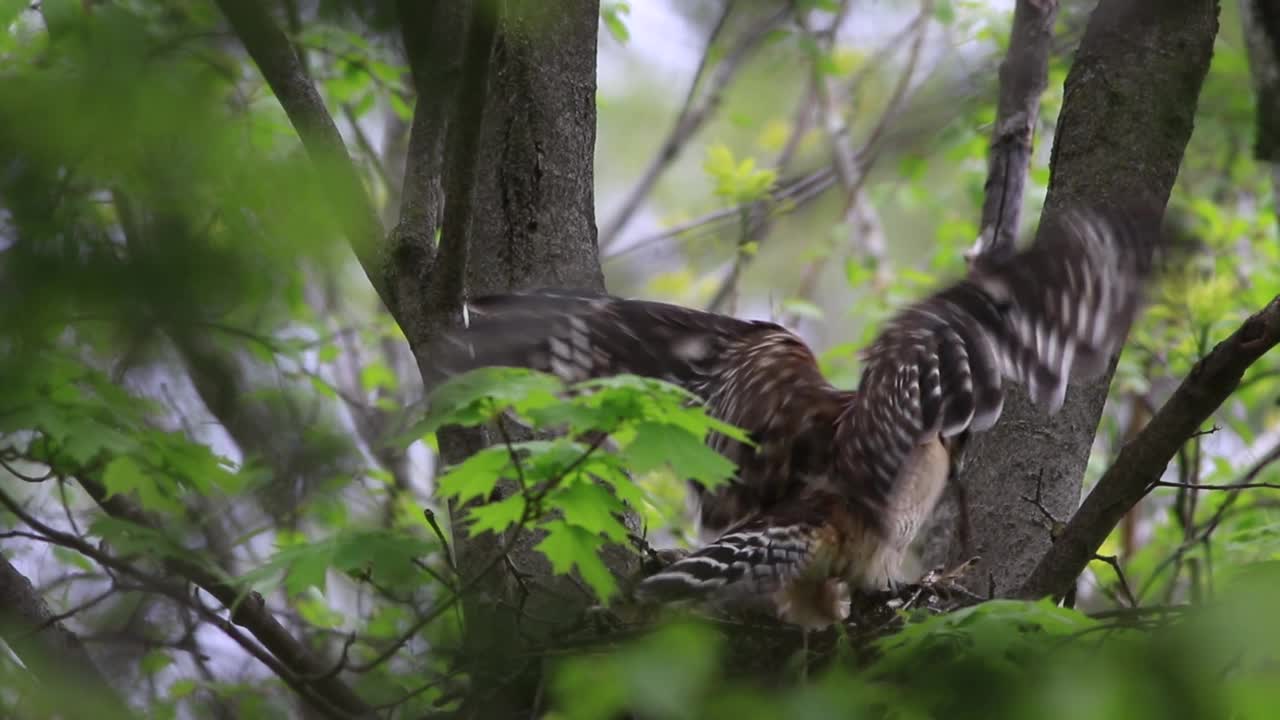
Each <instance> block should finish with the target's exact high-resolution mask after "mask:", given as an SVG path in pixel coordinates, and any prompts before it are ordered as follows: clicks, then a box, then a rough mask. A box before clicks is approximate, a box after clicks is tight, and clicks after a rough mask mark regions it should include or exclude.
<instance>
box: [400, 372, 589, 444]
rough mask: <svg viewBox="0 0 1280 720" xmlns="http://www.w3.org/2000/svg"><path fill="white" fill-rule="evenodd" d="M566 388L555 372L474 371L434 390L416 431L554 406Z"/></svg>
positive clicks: (427, 430)
mask: <svg viewBox="0 0 1280 720" xmlns="http://www.w3.org/2000/svg"><path fill="white" fill-rule="evenodd" d="M563 389H564V384H563V383H562V382H560V380H559V379H558V378H556V377H555V376H554V375H550V374H547V373H540V372H536V371H533V370H525V369H522V368H508V367H491V368H480V369H478V370H472V371H470V372H466V373H463V374H462V375H459V376H457V377H453V378H450V379H449V380H448V381H446V382H445V383H444V384H442V385H441V386H440V387H438V388H436V390H435V391H434V392H432V393H431V398H430V407H431V409H430V410H429V411H428V413H427V417H426V418H425V419H424V420H423V421H422V422H421V423H419V424H418V425H417V426H416V428H415V434H416V435H419V436H420V435H422V434H424V433H428V432H434V431H436V430H438V429H440V428H441V427H444V426H445V425H478V424H480V423H483V422H487V421H489V420H492V419H493V418H494V417H496V416H497V415H498V414H500V413H501V412H502V411H503V410H504V409H506V408H513V409H515V410H516V411H517V412H528V411H529V410H531V409H538V408H544V407H547V406H549V405H554V404H556V403H557V402H558V399H557V395H558V394H559V393H560V392H561V391H562V390H563Z"/></svg>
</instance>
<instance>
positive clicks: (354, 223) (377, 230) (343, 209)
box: [217, 0, 396, 313]
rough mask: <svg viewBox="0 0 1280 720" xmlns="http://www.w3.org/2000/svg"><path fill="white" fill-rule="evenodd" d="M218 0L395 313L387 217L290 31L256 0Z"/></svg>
mask: <svg viewBox="0 0 1280 720" xmlns="http://www.w3.org/2000/svg"><path fill="white" fill-rule="evenodd" d="M217 4H218V7H219V8H220V9H221V10H222V13H223V15H225V16H226V17H227V20H228V21H229V22H230V23H231V27H232V29H233V30H234V31H235V33H236V35H237V36H238V37H239V38H240V41H241V42H242V43H243V44H244V47H245V50H247V51H248V52H249V56H250V57H251V58H253V61H254V63H255V64H256V65H257V66H258V69H259V70H260V71H261V72H262V76H263V78H264V79H265V80H266V81H267V85H269V86H270V87H271V91H272V92H273V93H274V94H275V96H276V99H277V100H279V101H280V106H281V107H282V108H284V112H285V114H286V115H287V116H288V117H289V122H290V123H292V124H293V127H294V129H295V130H296V131H297V132H298V137H299V138H300V139H301V140H302V144H303V146H304V147H305V148H306V149H307V153H308V154H309V155H310V156H311V161H312V162H313V163H314V164H315V165H316V169H317V173H318V176H319V178H320V180H321V186H322V188H323V189H324V192H325V194H326V197H327V199H328V201H329V204H330V205H332V206H333V208H335V211H336V212H337V219H338V221H339V223H340V226H341V227H342V229H343V231H344V232H345V233H346V235H347V240H348V242H350V243H351V246H352V248H353V249H354V250H355V253H356V256H357V257H358V258H359V259H360V264H361V266H363V268H364V271H365V274H366V275H367V276H368V277H369V282H370V284H372V285H373V288H374V290H376V291H377V293H378V297H380V298H382V302H383V303H384V304H385V305H386V306H387V307H388V308H390V309H391V310H392V312H393V313H394V312H395V309H396V308H395V305H394V301H395V298H393V297H392V296H391V295H390V293H389V290H388V288H387V284H386V281H385V278H384V274H383V258H382V257H381V255H382V253H381V251H380V247H379V246H380V244H381V242H382V235H383V231H382V222H381V220H379V218H378V213H377V211H376V210H375V209H374V206H373V202H372V201H371V200H370V198H369V194H368V193H367V192H365V189H364V185H363V183H362V182H361V180H360V175H359V174H358V173H357V172H356V169H355V165H354V164H353V163H352V162H351V158H350V156H348V154H347V148H346V146H345V145H344V144H343V142H342V135H340V134H339V133H338V128H337V126H335V125H334V123H333V118H332V117H330V116H329V111H328V110H327V109H326V108H325V106H324V100H322V99H321V97H320V93H319V92H318V91H317V90H316V88H315V85H313V84H312V82H311V79H310V77H309V76H308V74H307V71H306V68H305V67H304V66H303V64H302V61H301V60H300V59H299V58H298V55H297V54H296V53H295V52H294V48H293V45H292V44H291V43H290V42H289V37H288V36H287V35H286V34H285V33H284V31H283V30H281V28H280V26H279V25H277V24H276V22H275V20H274V19H273V18H272V17H271V12H270V10H269V9H268V7H267V6H266V5H265V4H263V3H261V2H258V1H257V0H217Z"/></svg>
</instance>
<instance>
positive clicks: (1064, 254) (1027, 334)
mask: <svg viewBox="0 0 1280 720" xmlns="http://www.w3.org/2000/svg"><path fill="white" fill-rule="evenodd" d="M1059 218H1060V219H1059V220H1058V221H1056V222H1055V223H1053V224H1051V225H1046V226H1045V227H1042V228H1041V231H1040V232H1039V234H1038V236H1037V240H1036V241H1035V242H1034V243H1032V244H1031V245H1030V246H1029V247H1027V248H1026V249H1024V250H1022V251H1020V252H1017V253H1010V254H1009V255H1007V256H1006V257H1002V258H996V259H992V260H989V261H987V262H984V263H982V264H979V265H976V266H975V267H974V268H972V270H971V272H970V273H969V275H968V276H967V277H965V278H964V279H962V280H959V281H958V282H955V283H954V284H952V285H950V286H948V287H946V288H944V289H941V290H938V291H936V292H934V293H933V294H932V295H929V296H928V297H925V298H924V299H921V300H919V301H917V302H915V303H914V304H911V305H909V306H907V307H905V308H903V309H902V310H900V311H899V312H897V314H896V315H894V316H893V317H892V318H891V319H890V320H889V321H888V323H887V324H886V325H885V326H884V328H883V329H882V330H881V332H880V334H879V336H878V337H876V338H875V340H874V341H873V342H872V343H871V345H870V346H869V347H867V348H866V349H865V350H864V351H863V352H862V353H861V357H862V360H863V369H862V375H861V379H860V382H859V384H858V387H857V389H856V390H852V391H851V390H844V389H840V388H837V387H834V386H832V385H831V384H830V383H829V382H827V380H826V379H825V378H824V377H823V375H822V373H821V372H820V370H819V368H818V364H817V362H816V360H815V358H814V354H813V352H812V351H811V350H810V349H809V348H808V347H807V346H806V345H805V343H804V342H803V341H802V340H801V339H800V338H799V337H797V336H796V335H795V334H794V333H792V332H791V331H789V330H787V329H786V328H784V327H782V326H780V325H777V324H775V323H772V322H763V321H750V320H739V319H735V318H732V317H727V316H724V315H718V314H714V313H708V312H702V311H698V310H693V309H690V308H685V307H679V306H676V305H669V304H665V303H659V302H649V301H644V300H624V299H619V298H616V297H612V296H608V295H602V294H593V293H574V292H561V291H542V292H531V293H513V294H505V295H494V296H488V297H481V298H476V299H474V300H472V301H471V302H469V303H468V304H467V305H466V307H465V313H464V317H465V320H466V321H465V327H463V328H461V329H459V330H458V331H456V332H454V333H452V334H450V335H449V336H448V337H447V338H446V342H445V343H444V344H443V345H442V346H440V347H439V348H438V351H437V352H436V353H435V356H434V357H433V360H432V361H433V363H435V364H436V365H437V367H439V368H441V369H442V370H443V371H444V372H446V373H449V372H460V371H464V370H468V369H471V368H474V367H480V366H494V365H499V366H517V367H528V368H534V369H538V370H544V371H548V372H551V373H554V374H556V375H558V376H559V377H561V378H562V379H564V380H566V381H579V380H585V379H587V378H594V377H601V376H607V375H613V374H620V373H632V374H636V375H642V376H647V377H653V378H660V379H663V380H666V381H668V382H671V383H674V384H676V385H679V386H681V387H683V388H685V389H687V390H689V391H690V392H692V393H693V394H694V395H695V396H697V397H698V398H700V399H701V400H702V401H703V402H704V403H705V404H706V406H707V408H708V410H709V412H711V413H712V414H714V415H715V416H716V417H718V418H719V419H721V420H724V421H727V422H729V423H732V424H734V425H737V426H739V427H741V428H742V429H744V430H745V431H746V432H747V433H748V434H749V437H750V438H751V439H752V441H753V444H752V445H747V444H743V443H740V442H738V441H735V440H732V439H730V438H726V437H723V436H718V435H717V436H712V437H711V438H709V440H708V442H710V443H711V444H712V446H713V447H714V448H715V449H716V450H718V451H719V452H721V453H723V454H724V455H725V456H726V457H727V458H728V459H730V460H732V461H733V462H734V463H735V464H736V465H737V473H736V476H735V477H734V478H733V480H732V481H731V482H729V483H728V484H726V485H722V486H720V487H718V488H716V489H714V490H708V489H705V488H702V487H698V486H696V485H695V486H694V492H695V493H696V495H697V496H698V500H699V501H700V513H701V519H702V523H703V526H704V529H706V530H710V531H713V532H718V533H719V536H718V537H717V538H716V539H715V540H714V541H712V542H711V543H709V544H708V545H706V546H705V547H702V548H701V549H699V550H697V551H695V552H693V553H692V554H690V555H688V556H687V557H685V558H683V559H680V560H678V561H676V562H675V563H673V564H671V565H670V566H668V567H667V568H666V569H664V570H662V571H660V572H658V573H657V574H655V575H652V576H650V577H648V578H647V579H645V580H643V581H642V582H641V583H640V584H639V585H638V586H637V588H636V594H637V596H638V597H639V598H641V599H651V600H656V601H662V602H669V601H677V600H697V601H702V602H704V603H709V604H713V605H718V606H722V607H725V606H757V607H759V606H760V605H764V606H765V607H766V608H768V609H770V610H772V611H773V612H776V613H777V614H778V616H779V617H781V618H782V619H783V620H785V621H787V622H790V623H794V624H798V625H801V626H803V627H806V628H821V627H825V626H827V625H830V624H832V623H835V622H839V621H841V620H843V619H844V618H845V617H846V616H847V614H848V610H849V603H848V598H849V590H850V588H857V589H864V590H874V589H882V588H884V587H885V586H886V585H888V584H891V583H893V582H895V581H897V580H900V579H901V578H900V577H899V575H900V572H901V564H902V561H903V557H904V554H905V552H906V551H907V548H908V546H909V545H910V544H911V541H912V539H913V538H914V537H915V534H916V532H917V530H918V529H919V528H920V527H921V525H922V524H923V523H924V521H925V520H926V519H927V518H928V516H929V514H930V513H931V512H932V510H933V508H934V506H935V504H936V503H937V501H938V499H939V496H940V495H941V493H942V491H943V489H944V488H945V486H946V482H947V479H948V477H949V475H950V474H951V473H952V470H953V466H954V465H955V462H956V460H957V456H958V454H959V452H960V451H961V447H962V445H963V441H964V439H965V438H966V437H967V436H968V434H969V433H972V432H980V431H983V430H986V429H988V428H990V427H991V426H992V425H993V424H994V423H995V422H996V420H997V419H998V418H999V417H1000V412H1001V408H1002V406H1003V402H1004V393H1005V388H1006V386H1007V385H1006V384H1007V383H1008V382H1009V381H1014V382H1019V383H1022V384H1024V385H1025V386H1026V387H1027V388H1028V390H1029V392H1030V394H1031V396H1032V397H1033V398H1034V399H1035V400H1037V401H1038V402H1040V403H1041V404H1042V405H1044V406H1046V407H1047V409H1048V410H1049V411H1050V412H1054V411H1056V410H1057V409H1058V408H1059V407H1061V405H1062V402H1063V399H1064V394H1065V392H1066V386H1067V382H1068V380H1069V378H1071V377H1072V376H1073V375H1074V376H1077V377H1079V376H1090V375H1095V374H1097V373H1099V372H1101V371H1102V370H1104V369H1105V368H1106V367H1107V365H1108V363H1109V361H1110V358H1111V356H1112V354H1113V353H1114V352H1115V351H1116V350H1117V349H1118V347H1119V346H1120V344H1121V343H1122V342H1123V341H1124V338H1125V336H1126V334H1127V332H1128V327H1129V325H1130V323H1131V321H1132V320H1133V318H1134V316H1135V314H1136V312H1137V309H1138V307H1139V304H1140V299H1141V293H1142V289H1143V287H1144V285H1145V282H1146V280H1147V278H1148V277H1149V276H1150V274H1151V270H1152V266H1153V259H1154V257H1155V250H1156V249H1157V246H1158V242H1157V241H1158V237H1159V228H1158V225H1159V219H1160V218H1159V214H1158V213H1150V212H1121V211H1115V210H1113V211H1105V212H1102V211H1072V212H1065V213H1060V214H1059Z"/></svg>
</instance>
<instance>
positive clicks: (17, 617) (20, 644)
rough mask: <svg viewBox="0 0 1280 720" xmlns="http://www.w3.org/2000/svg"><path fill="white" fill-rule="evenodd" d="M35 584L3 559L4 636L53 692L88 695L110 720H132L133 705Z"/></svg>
mask: <svg viewBox="0 0 1280 720" xmlns="http://www.w3.org/2000/svg"><path fill="white" fill-rule="evenodd" d="M63 617H64V616H58V615H55V614H53V612H52V611H50V609H49V606H48V605H46V604H45V602H44V599H43V598H41V597H40V596H39V595H38V594H36V591H35V588H33V587H32V586H31V581H30V580H28V579H27V577H26V576H25V575H23V574H22V573H21V572H19V571H18V569H17V568H16V567H14V566H13V564H12V563H10V562H9V560H8V558H6V557H4V556H3V555H0V637H3V638H4V641H5V642H6V643H7V644H8V645H9V647H10V648H12V649H13V651H14V652H15V653H16V654H17V655H18V657H19V658H21V659H22V663H23V664H24V665H26V666H27V667H28V668H29V669H30V670H31V672H32V673H33V674H34V675H35V676H36V677H37V678H38V679H40V680H41V681H42V682H44V683H47V684H48V685H49V689H50V690H51V691H53V692H60V691H66V690H70V689H71V688H72V687H74V688H75V689H76V692H78V693H84V694H87V695H88V696H90V697H92V698H93V700H94V701H95V702H97V703H100V708H99V709H101V710H105V711H106V714H107V715H108V716H110V717H121V718H125V717H130V716H131V715H132V713H131V712H130V710H129V706H128V705H126V704H125V703H124V701H123V700H122V699H121V698H120V696H119V695H117V694H116V691H115V690H114V689H113V688H112V687H111V685H110V684H109V683H108V682H107V680H106V678H104V677H103V676H102V674H101V673H99V672H98V668H97V666H95V665H94V664H93V660H92V659H91V658H90V657H89V653H88V652H87V651H86V650H85V648H84V645H82V644H81V643H80V638H78V637H77V636H76V635H75V633H73V632H71V631H70V630H68V629H67V628H65V627H63V625H62V622H61V620H62V619H63Z"/></svg>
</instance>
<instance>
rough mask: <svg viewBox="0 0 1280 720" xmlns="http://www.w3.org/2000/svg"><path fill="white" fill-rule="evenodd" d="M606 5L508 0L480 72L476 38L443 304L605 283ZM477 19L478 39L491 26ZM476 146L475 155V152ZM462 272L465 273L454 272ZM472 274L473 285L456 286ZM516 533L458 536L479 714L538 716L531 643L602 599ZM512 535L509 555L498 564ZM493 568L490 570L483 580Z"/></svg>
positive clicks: (619, 569)
mask: <svg viewBox="0 0 1280 720" xmlns="http://www.w3.org/2000/svg"><path fill="white" fill-rule="evenodd" d="M598 13H599V7H598V3H597V0H572V1H567V2H560V3H546V4H544V3H510V4H506V5H505V7H503V9H502V10H501V12H500V13H499V14H498V16H497V19H496V22H497V26H496V32H495V33H494V35H493V47H492V55H491V56H490V57H489V58H488V59H487V67H486V76H485V77H484V78H476V77H471V76H470V75H471V73H472V72H473V71H474V70H475V66H474V63H473V62H472V61H473V60H475V61H476V62H479V60H478V59H476V58H475V56H473V55H472V54H471V53H472V50H474V49H476V48H469V49H468V51H467V52H468V65H467V66H466V67H464V68H463V71H462V73H463V77H462V80H461V88H460V90H459V95H458V99H457V102H458V108H457V111H456V114H455V121H454V124H453V125H452V126H451V129H450V132H449V144H450V147H449V149H448V150H447V152H448V153H450V154H451V157H450V159H449V162H447V163H446V165H447V172H448V173H449V177H446V179H445V182H444V188H445V197H446V199H445V208H444V213H443V226H444V237H443V239H442V243H441V250H440V253H439V256H438V257H437V261H436V268H435V270H434V277H433V282H435V283H436V284H437V288H438V289H437V294H436V296H435V297H436V301H437V303H438V304H437V305H436V307H437V308H440V309H442V310H446V312H448V313H450V314H452V313H454V312H456V307H457V305H456V300H458V299H461V298H458V297H453V298H450V297H449V295H450V294H451V293H452V292H453V290H454V289H456V290H458V291H460V293H461V295H462V296H463V297H474V296H478V295H483V294H486V293H493V292H503V291H509V290H519V289H530V288H537V287H561V288H581V289H589V290H602V289H603V288H604V280H603V275H602V273H601V270H600V262H599V256H598V252H597V245H596V225H595V215H594V195H593V188H594V177H593V153H594V149H595V124H596V110H595V90H596V83H595V78H596V32H597V25H598V17H599V15H598ZM476 21H477V19H475V18H473V19H472V22H473V23H474V22H476ZM472 30H473V32H470V33H469V34H468V42H471V41H472V40H474V39H475V38H477V37H480V36H481V35H482V34H481V33H478V32H474V30H475V28H472ZM485 83H487V91H484V90H482V89H481V87H482V86H483V85H484V84H485ZM477 91H480V92H481V93H482V97H479V98H478V97H477ZM478 99H479V100H481V101H482V104H480V105H479V106H478V107H476V106H475V103H476V102H477V100H478ZM471 133H475V137H469V134H471ZM455 138H456V139H457V143H456V144H455ZM471 149H474V156H473V157H470V158H468V157H464V156H463V155H462V154H465V153H467V152H468V151H469V150H471ZM460 153H461V154H460ZM411 162H412V160H411ZM468 163H469V166H468ZM406 200H408V198H407V197H406ZM458 270H461V271H462V273H463V274H462V277H461V278H457V277H454V278H450V277H444V276H442V275H441V273H442V272H457V271H458ZM459 279H461V280H463V282H462V284H461V286H460V287H456V286H455V288H449V287H447V285H448V284H450V283H451V281H452V282H456V281H457V280H459ZM442 286H443V287H442ZM449 300H454V302H453V303H450V302H449ZM438 319H439V318H438ZM419 362H420V364H421V365H422V366H423V367H424V377H427V376H429V375H430V372H429V369H428V366H429V363H430V358H429V357H423V356H422V354H421V353H420V354H419ZM428 382H429V383H430V378H429V377H428ZM489 440H492V438H489ZM484 444H486V439H485V438H484V437H482V436H481V435H480V434H479V433H475V432H469V433H447V434H444V435H442V436H441V450H442V454H443V457H444V459H445V461H446V462H450V463H452V462H458V461H460V460H462V459H463V458H465V457H466V456H467V455H468V454H470V453H472V452H474V451H475V450H477V449H479V448H480V447H481V446H483V445H484ZM511 491H512V488H511V487H510V486H507V487H504V488H503V489H502V492H504V493H505V492H511ZM456 510H457V509H456V508H454V509H453V511H454V513H453V514H454V515H455V518H456V515H457V513H456ZM455 527H457V523H455ZM515 532H518V533H519V534H518V535H517V536H516V537H514V538H508V537H495V536H494V535H492V534H486V535H482V536H478V537H474V538H471V537H467V536H465V534H464V533H457V534H455V547H456V551H457V561H458V566H459V568H460V570H461V572H462V575H463V577H464V579H465V580H466V581H467V582H475V583H476V585H475V587H476V591H475V592H472V593H469V594H468V595H467V596H465V597H464V598H463V607H464V612H465V617H466V623H467V630H466V632H467V638H466V644H467V648H468V651H469V653H468V654H469V656H470V659H471V660H472V661H473V665H472V672H473V683H474V685H475V687H477V688H481V687H483V688H485V689H486V690H485V692H480V693H474V694H473V695H472V696H471V697H469V698H468V700H467V702H466V707H465V708H464V711H465V714H466V715H468V716H471V717H502V716H505V715H507V714H510V713H523V714H526V715H527V714H528V712H529V706H530V703H531V701H532V698H533V697H534V695H535V694H536V692H537V683H538V682H540V671H541V667H540V664H539V663H537V662H534V661H531V660H530V659H529V657H528V655H527V654H526V653H522V652H521V650H522V649H523V648H527V647H529V646H530V645H533V646H538V645H541V644H543V643H546V642H548V641H549V638H551V637H552V636H553V635H556V634H557V633H559V632H561V631H563V630H565V627H566V626H567V625H568V624H570V623H573V622H576V621H577V620H579V619H580V618H581V617H582V614H583V611H584V610H585V609H586V606H587V604H588V602H589V596H588V595H587V594H586V593H585V592H584V591H583V589H582V587H581V586H580V585H579V584H578V583H577V581H576V580H574V579H571V578H563V577H560V578H558V577H555V576H554V575H553V574H552V572H551V568H550V565H549V564H548V563H547V562H546V560H545V559H544V558H543V557H542V556H541V555H540V554H539V553H538V552H536V551H535V550H534V549H533V548H534V545H535V544H536V542H537V541H538V539H539V538H538V537H536V536H535V535H534V534H532V533H528V532H525V531H523V530H520V531H515ZM509 541H513V542H514V544H513V545H512V546H511V551H510V552H509V553H507V559H506V560H505V561H503V562H498V563H494V562H493V561H494V558H495V556H496V555H497V554H498V553H500V552H501V551H502V549H503V548H504V547H506V546H507V544H508V542H509ZM607 560H608V562H609V564H610V567H611V568H612V569H613V570H614V571H615V573H616V574H619V575H626V574H628V573H630V572H631V568H632V567H633V562H634V561H633V559H632V557H631V556H630V555H629V554H627V553H623V552H616V553H613V554H612V556H611V557H609V558H607ZM480 572H487V575H486V576H485V577H480V578H477V577H476V575H477V574H478V573H480ZM477 581H478V582H477Z"/></svg>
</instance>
